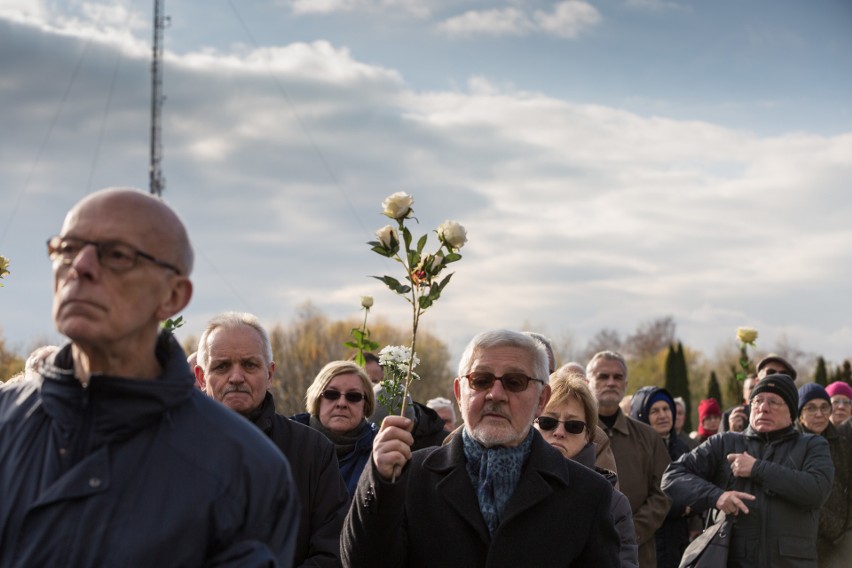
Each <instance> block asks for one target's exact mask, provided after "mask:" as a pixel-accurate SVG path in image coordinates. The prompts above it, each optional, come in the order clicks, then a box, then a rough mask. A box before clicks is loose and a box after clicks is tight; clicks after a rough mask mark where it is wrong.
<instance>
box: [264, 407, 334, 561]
mask: <svg viewBox="0 0 852 568" xmlns="http://www.w3.org/2000/svg"><path fill="white" fill-rule="evenodd" d="M252 421H253V422H254V424H255V426H257V427H258V428H260V429H261V430H262V431H263V432H264V433H265V434H266V435H267V436H269V439H270V440H272V442H273V443H274V444H275V445H276V446H278V449H279V450H281V451H282V452H283V453H284V455H285V456H286V457H287V461H289V462H290V469H291V471H292V473H293V480H294V481H295V483H296V490H297V491H298V493H299V498H300V501H301V503H302V514H301V517H300V523H299V537H298V539H297V541H296V556H295V560H294V562H293V565H294V566H328V567H331V566H339V565H340V531H341V529H342V528H343V519H344V517H346V511H348V510H349V493H348V492H347V491H346V485H344V483H343V477H341V475H340V468H339V467H338V465H337V456H336V455H335V452H334V444H332V443H331V442H330V441H329V439H328V438H326V437H325V436H323V435H322V433H320V432H318V431H316V430H314V429H313V428H311V427H310V426H305V425H303V424H299V423H297V422H294V421H292V420H290V419H289V418H287V417H286V416H282V415H280V414H277V413H276V412H275V402H274V400H273V399H272V393H269V392H267V393H266V397H265V398H264V399H263V402H262V403H261V405H260V409H259V412H258V413H257V414H256V415H253V416H252Z"/></svg>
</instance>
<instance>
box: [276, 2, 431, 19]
mask: <svg viewBox="0 0 852 568" xmlns="http://www.w3.org/2000/svg"><path fill="white" fill-rule="evenodd" d="M287 3H288V4H292V9H293V13H294V14H317V15H329V14H336V13H340V12H366V13H382V14H385V15H387V14H388V13H392V14H394V15H402V16H407V17H415V18H425V17H428V16H429V14H430V12H431V10H430V5H431V4H432V2H422V1H421V0H292V1H288V2H287Z"/></svg>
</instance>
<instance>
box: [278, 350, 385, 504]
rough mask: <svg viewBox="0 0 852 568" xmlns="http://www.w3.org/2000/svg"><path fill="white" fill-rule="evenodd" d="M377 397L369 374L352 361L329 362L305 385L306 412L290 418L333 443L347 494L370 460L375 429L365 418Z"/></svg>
mask: <svg viewBox="0 0 852 568" xmlns="http://www.w3.org/2000/svg"><path fill="white" fill-rule="evenodd" d="M375 406H376V398H375V395H374V393H373V384H372V383H371V382H370V377H368V376H367V373H366V372H364V369H362V368H361V367H359V366H358V365H357V364H355V363H353V362H352V361H332V362H331V363H329V364H328V365H326V366H325V367H323V368H322V369H321V370H320V372H319V374H318V375H317V376H316V378H315V379H314V382H313V383H311V386H309V387H308V392H307V395H306V396H305V408H306V410H307V412H306V413H302V414H297V415H296V416H294V417H293V420H295V421H296V422H300V423H302V424H307V425H308V426H310V427H311V428H314V429H316V430H319V431H320V432H322V433H323V434H325V435H326V437H327V438H328V439H329V440H331V441H332V443H334V447H335V448H336V449H337V460H338V462H339V464H340V474H341V475H342V476H343V481H344V482H346V488H347V489H348V490H349V495H350V496H351V495H353V494H354V493H355V487H356V486H357V485H358V478H360V477H361V472H362V471H363V470H364V466H365V465H366V464H367V462H368V461H369V459H370V452H371V451H372V449H373V438H375V436H376V432H377V431H378V428H376V425H375V424H373V423H372V422H368V421H367V419H366V417H367V416H370V415H371V414H372V413H373V409H374V408H375Z"/></svg>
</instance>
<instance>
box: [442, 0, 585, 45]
mask: <svg viewBox="0 0 852 568" xmlns="http://www.w3.org/2000/svg"><path fill="white" fill-rule="evenodd" d="M600 21H601V15H600V13H599V12H598V11H597V9H595V7H594V6H592V5H591V4H589V3H587V2H583V1H582V0H566V1H563V2H558V3H556V4H555V5H554V6H553V10H552V11H550V12H547V11H544V10H535V11H534V12H533V13H532V14H529V13H527V12H525V11H524V10H522V9H520V8H500V9H493V10H470V11H468V12H465V13H464V14H462V15H460V16H454V17H451V18H448V19H446V20H444V21H443V22H441V23H440V24H438V30H439V31H442V32H444V33H446V34H448V35H454V36H473V35H493V36H525V35H529V34H535V33H541V34H547V35H554V36H557V37H562V38H566V39H574V38H576V37H577V36H579V35H580V33H582V32H583V31H585V30H587V29H589V28H590V27H592V26H595V25H597V24H598V23H599V22H600Z"/></svg>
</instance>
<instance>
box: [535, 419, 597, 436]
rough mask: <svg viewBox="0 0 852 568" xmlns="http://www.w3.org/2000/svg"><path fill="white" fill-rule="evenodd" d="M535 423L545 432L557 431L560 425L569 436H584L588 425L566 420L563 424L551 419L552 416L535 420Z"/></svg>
mask: <svg viewBox="0 0 852 568" xmlns="http://www.w3.org/2000/svg"><path fill="white" fill-rule="evenodd" d="M535 421H536V423H537V424H538V427H539V428H541V429H542V430H544V431H545V432H550V431H551V430H556V429H557V428H558V427H559V425H560V424H562V425H563V426H564V427H565V431H566V432H568V433H569V434H582V433H583V430H585V429H586V423H585V422H583V421H582V420H566V421H564V422H563V421H561V420H557V419H556V418H551V417H550V416H539V417H538V418H536V419H535Z"/></svg>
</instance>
